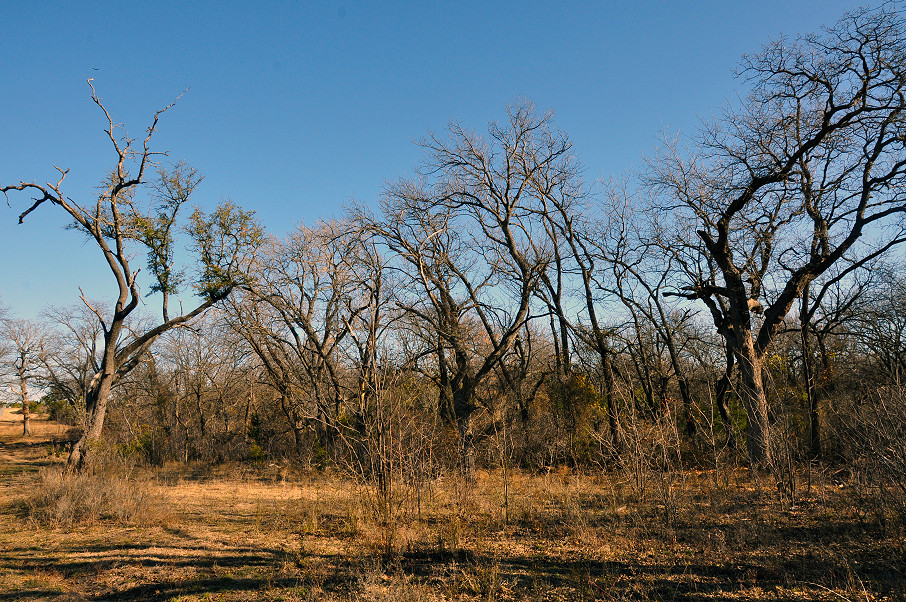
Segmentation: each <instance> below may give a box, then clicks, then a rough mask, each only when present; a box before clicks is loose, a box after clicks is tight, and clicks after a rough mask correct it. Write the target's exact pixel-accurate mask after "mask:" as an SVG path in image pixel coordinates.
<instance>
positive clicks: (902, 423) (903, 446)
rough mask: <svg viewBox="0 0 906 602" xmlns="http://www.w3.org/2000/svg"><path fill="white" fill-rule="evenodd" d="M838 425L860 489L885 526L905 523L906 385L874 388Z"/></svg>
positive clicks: (898, 525) (855, 481)
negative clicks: (905, 387)
mask: <svg viewBox="0 0 906 602" xmlns="http://www.w3.org/2000/svg"><path fill="white" fill-rule="evenodd" d="M838 425H839V426H838V428H840V429H841V430H842V433H841V434H842V435H843V437H842V438H843V441H844V443H845V445H846V446H848V448H849V449H848V450H847V451H848V455H849V456H850V457H849V460H850V462H851V472H852V476H853V479H854V484H855V485H856V487H857V492H858V493H860V494H861V495H864V496H866V497H867V498H868V500H869V501H872V502H874V504H875V509H876V511H877V513H878V518H879V519H880V521H881V523H882V524H883V525H884V526H887V527H892V526H897V527H901V528H902V527H904V526H906V389H904V387H903V386H901V385H895V386H890V387H881V388H879V389H878V390H876V391H873V392H872V393H870V394H868V395H866V396H865V397H864V398H862V399H861V400H860V401H859V403H858V404H857V405H856V406H855V407H853V408H851V409H850V412H849V413H848V416H846V420H839V421H838ZM889 521H892V523H891V522H889Z"/></svg>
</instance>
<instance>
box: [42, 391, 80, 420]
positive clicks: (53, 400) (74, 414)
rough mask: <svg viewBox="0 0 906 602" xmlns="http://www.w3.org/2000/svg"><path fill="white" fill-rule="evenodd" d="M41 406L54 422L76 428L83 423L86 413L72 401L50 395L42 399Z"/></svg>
mask: <svg viewBox="0 0 906 602" xmlns="http://www.w3.org/2000/svg"><path fill="white" fill-rule="evenodd" d="M41 404H42V405H43V406H44V408H45V409H46V410H47V417H48V418H49V419H50V420H53V421H54V422H59V423H60V424H67V425H69V426H75V425H77V424H81V423H82V417H83V415H84V413H85V410H84V409H83V408H79V407H78V406H77V405H76V404H75V402H74V401H73V400H72V399H67V398H65V397H63V396H61V395H56V394H53V393H50V394H48V395H45V396H44V397H42V398H41Z"/></svg>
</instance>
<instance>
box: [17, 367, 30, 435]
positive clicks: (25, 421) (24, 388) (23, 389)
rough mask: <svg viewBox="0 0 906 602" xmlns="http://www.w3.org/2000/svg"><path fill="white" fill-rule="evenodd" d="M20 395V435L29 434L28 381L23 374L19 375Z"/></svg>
mask: <svg viewBox="0 0 906 602" xmlns="http://www.w3.org/2000/svg"><path fill="white" fill-rule="evenodd" d="M19 389H20V395H22V436H23V437H29V436H31V408H30V407H29V404H28V382H27V381H26V380H25V377H24V376H20V377H19Z"/></svg>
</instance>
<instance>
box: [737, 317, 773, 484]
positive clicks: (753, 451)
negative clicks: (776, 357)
mask: <svg viewBox="0 0 906 602" xmlns="http://www.w3.org/2000/svg"><path fill="white" fill-rule="evenodd" d="M736 334H737V336H738V338H739V339H740V341H739V343H740V344H739V345H738V346H737V348H736V357H737V363H738V364H739V374H740V381H741V385H742V386H741V391H740V393H741V397H742V403H743V406H744V407H745V410H746V418H747V422H748V425H747V428H746V447H747V450H748V452H749V461H750V462H751V463H752V466H753V467H754V466H760V465H770V464H771V461H772V457H771V446H770V425H769V423H768V399H767V394H766V393H765V390H764V382H763V380H762V371H763V365H764V360H763V358H762V357H761V356H760V355H759V354H758V353H757V352H756V351H755V345H754V341H753V340H752V333H751V332H750V331H748V330H746V331H745V332H741V333H736Z"/></svg>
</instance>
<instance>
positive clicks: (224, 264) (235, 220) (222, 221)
mask: <svg viewBox="0 0 906 602" xmlns="http://www.w3.org/2000/svg"><path fill="white" fill-rule="evenodd" d="M187 230H188V232H189V235H190V236H191V237H192V240H193V241H194V245H193V246H194V250H195V251H196V252H197V253H198V255H199V259H200V261H201V266H200V272H199V274H198V279H197V281H196V283H195V288H196V289H197V290H198V294H199V296H201V297H222V296H225V295H226V294H228V293H229V291H230V290H231V289H232V288H233V287H234V286H237V285H242V284H244V283H246V282H248V278H249V275H248V269H247V268H248V266H249V262H250V260H251V258H252V256H253V255H254V252H255V250H256V249H257V248H258V247H259V246H260V245H261V244H262V243H263V242H264V229H263V228H262V227H261V226H260V225H259V224H258V223H257V222H256V221H255V212H254V211H244V210H242V209H241V208H239V206H237V205H236V204H234V203H233V202H231V201H226V202H224V203H221V205H220V206H218V207H217V209H215V210H214V212H213V213H211V214H210V215H207V214H205V213H204V211H202V210H201V209H200V208H198V207H196V208H195V211H194V212H192V216H191V217H190V218H189V226H188V228H187Z"/></svg>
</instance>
